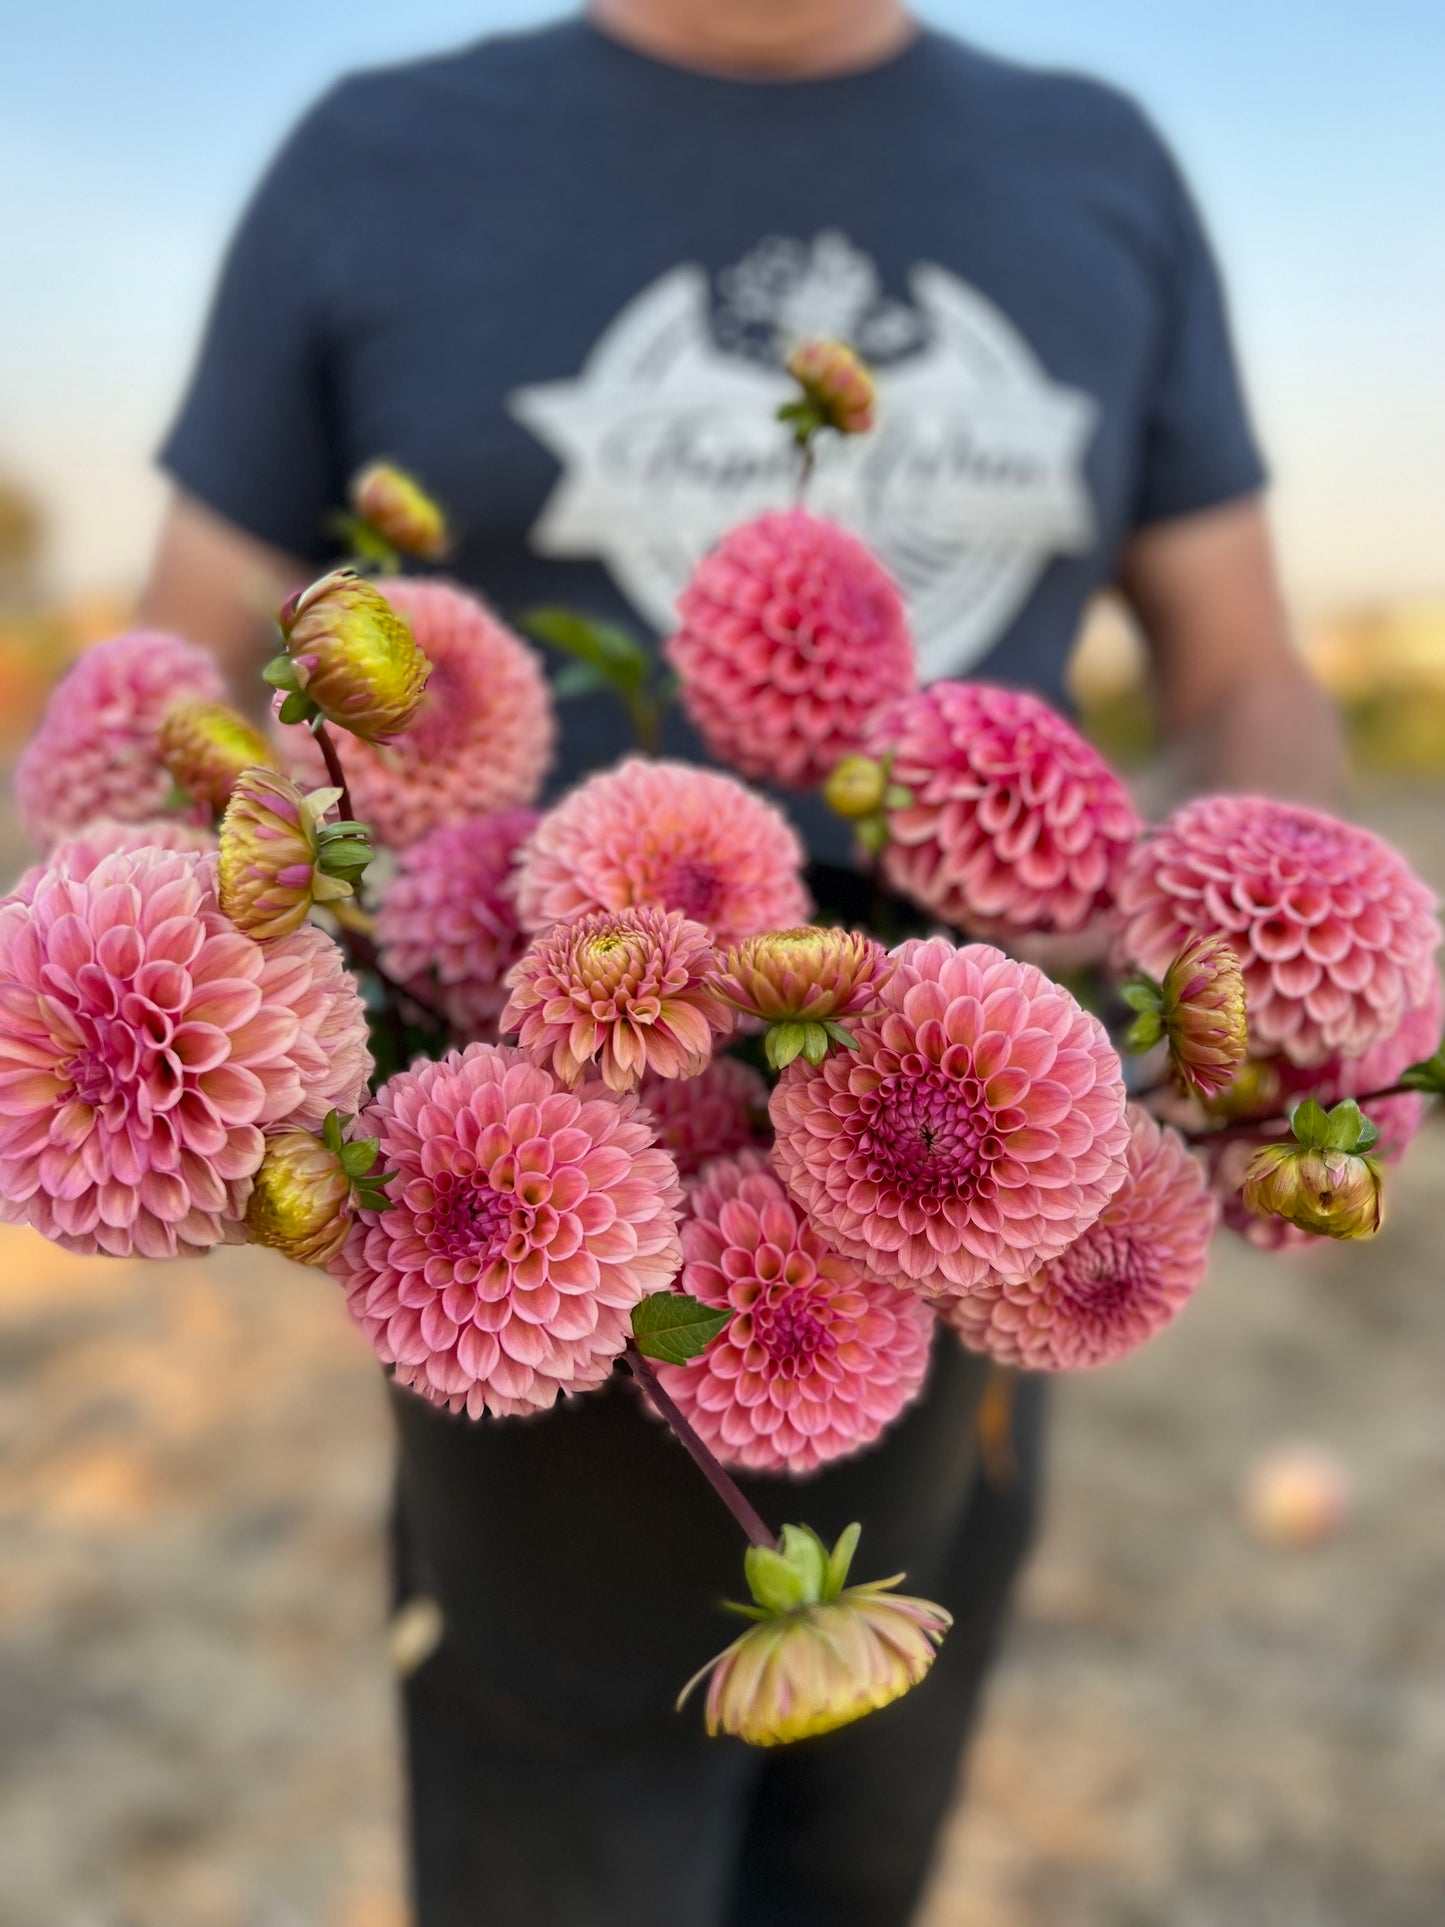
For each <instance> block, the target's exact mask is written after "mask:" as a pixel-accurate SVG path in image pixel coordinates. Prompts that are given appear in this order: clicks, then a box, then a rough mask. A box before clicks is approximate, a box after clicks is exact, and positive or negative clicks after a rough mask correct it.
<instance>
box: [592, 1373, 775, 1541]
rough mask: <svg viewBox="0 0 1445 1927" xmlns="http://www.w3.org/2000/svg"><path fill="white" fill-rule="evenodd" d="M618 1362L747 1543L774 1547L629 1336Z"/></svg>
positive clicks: (764, 1527) (771, 1537)
mask: <svg viewBox="0 0 1445 1927" xmlns="http://www.w3.org/2000/svg"><path fill="white" fill-rule="evenodd" d="M622 1362H623V1364H624V1365H625V1366H626V1367H627V1369H628V1371H629V1372H631V1374H632V1376H633V1377H634V1378H635V1379H636V1380H637V1382H638V1384H639V1385H640V1386H641V1387H642V1389H643V1391H645V1392H646V1394H647V1396H648V1397H649V1398H650V1399H651V1400H652V1402H653V1404H654V1405H655V1406H656V1407H657V1409H658V1412H659V1413H660V1414H661V1416H662V1417H663V1419H665V1420H666V1422H667V1424H668V1425H669V1426H670V1427H671V1428H672V1431H673V1432H674V1434H675V1435H676V1437H677V1438H678V1440H679V1441H680V1442H681V1444H682V1445H683V1446H684V1448H685V1449H686V1450H687V1451H688V1452H689V1453H690V1454H691V1456H692V1460H693V1463H694V1464H695V1465H696V1466H697V1469H698V1470H699V1472H701V1473H702V1475H703V1477H704V1478H705V1479H706V1480H707V1482H708V1484H709V1485H710V1486H711V1487H712V1489H713V1491H714V1492H716V1494H717V1495H718V1497H719V1498H720V1499H721V1500H722V1502H723V1504H724V1505H725V1506H726V1507H727V1509H728V1511H729V1512H730V1513H731V1514H732V1515H733V1517H734V1518H735V1519H736V1520H737V1522H738V1524H739V1525H740V1526H741V1527H742V1529H743V1531H744V1532H745V1533H746V1534H747V1537H748V1541H749V1543H750V1544H751V1545H755V1546H767V1547H768V1548H769V1549H770V1550H771V1549H772V1548H774V1547H776V1545H777V1543H778V1535H777V1533H776V1532H769V1530H768V1528H767V1525H766V1524H765V1522H764V1520H763V1519H762V1517H761V1515H760V1514H759V1513H757V1512H755V1511H754V1510H753V1508H752V1506H751V1505H749V1503H748V1501H747V1500H746V1499H745V1498H744V1497H743V1495H742V1493H741V1492H740V1491H739V1490H738V1486H737V1481H736V1480H735V1479H733V1478H732V1477H731V1476H730V1474H729V1473H728V1472H726V1471H725V1470H724V1469H723V1467H722V1466H721V1465H720V1464H719V1463H718V1461H717V1460H716V1459H715V1458H714V1457H713V1455H712V1453H711V1452H710V1451H709V1450H708V1448H707V1447H706V1446H705V1445H704V1444H703V1442H702V1440H701V1439H700V1438H699V1437H698V1435H697V1433H696V1432H694V1431H693V1429H692V1427H691V1426H690V1425H689V1424H688V1422H687V1420H686V1419H685V1418H684V1417H683V1415H682V1413H681V1412H680V1411H679V1410H678V1408H677V1406H676V1405H675V1404H674V1403H673V1401H672V1400H671V1399H670V1398H669V1397H668V1395H667V1393H666V1392H664V1391H663V1389H662V1386H661V1385H660V1384H659V1383H658V1379H657V1373H656V1372H655V1371H653V1369H652V1367H651V1366H650V1365H649V1364H648V1362H647V1360H646V1359H645V1358H644V1357H643V1356H642V1353H641V1352H640V1351H638V1349H637V1346H636V1345H635V1344H634V1343H633V1341H632V1340H631V1339H630V1338H629V1339H628V1341H627V1350H626V1351H625V1352H624V1353H623V1354H622Z"/></svg>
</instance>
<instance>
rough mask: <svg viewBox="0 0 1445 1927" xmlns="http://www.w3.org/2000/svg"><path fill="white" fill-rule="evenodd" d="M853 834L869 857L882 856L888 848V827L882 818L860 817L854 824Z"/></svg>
mask: <svg viewBox="0 0 1445 1927" xmlns="http://www.w3.org/2000/svg"><path fill="white" fill-rule="evenodd" d="M853 834H854V835H855V836H856V837H857V839H858V841H859V842H860V843H861V844H862V846H863V848H864V849H865V850H866V851H867V852H868V854H869V856H881V855H882V854H883V852H884V850H885V849H887V847H888V825H887V823H886V822H885V821H884V819H883V818H882V817H881V816H860V817H858V818H856V819H855V821H854V824H853Z"/></svg>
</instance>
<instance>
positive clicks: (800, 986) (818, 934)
mask: <svg viewBox="0 0 1445 1927" xmlns="http://www.w3.org/2000/svg"><path fill="white" fill-rule="evenodd" d="M893 968H894V965H893V959H892V958H891V957H890V956H889V955H888V953H887V951H886V950H884V948H883V946H882V945H881V944H880V943H876V942H875V941H874V939H873V938H872V937H869V936H865V935H863V934H862V933H861V932H859V931H856V930H822V929H818V928H817V927H815V926H814V925H812V924H803V925H801V926H800V927H798V928H797V929H794V930H768V931H765V932H764V933H763V935H761V936H758V937H748V938H747V939H746V940H745V941H744V942H742V943H740V944H736V945H734V947H733V948H732V949H731V950H729V951H728V953H727V956H726V957H725V958H724V960H723V967H722V969H721V970H720V971H719V972H718V973H717V974H716V975H715V976H714V977H713V978H712V989H713V990H714V991H715V993H716V994H717V995H718V996H719V997H721V998H722V999H723V1000H724V1002H725V1003H729V1004H731V1005H732V1006H733V1008H734V1009H735V1010H740V1011H742V1012H743V1013H744V1014H745V1015H746V1016H749V1017H760V1018H761V1019H762V1020H763V1022H764V1023H765V1024H767V1025H768V1026H769V1028H768V1032H767V1035H766V1037H765V1039H764V1048H765V1050H766V1053H767V1058H768V1062H769V1063H770V1064H771V1065H772V1066H773V1068H774V1069H775V1070H782V1069H783V1068H784V1066H785V1065H787V1064H791V1063H792V1061H793V1059H794V1058H795V1057H798V1056H803V1057H806V1058H807V1060H808V1062H809V1063H810V1064H821V1063H822V1061H823V1059H824V1057H826V1056H827V1054H828V1046H829V1044H830V1043H836V1044H844V1045H846V1046H847V1047H848V1048H849V1049H851V1048H852V1047H853V1038H852V1037H851V1035H850V1034H849V1033H848V1031H847V1030H846V1029H845V1028H844V1026H843V1022H842V1020H843V1019H844V1018H845V1017H850V1016H854V1015H857V1014H860V1013H862V1012H863V1011H867V1010H872V1009H873V1008H874V1007H875V1006H876V1004H877V1001H878V992H879V991H880V989H881V988H882V986H883V985H884V984H885V983H886V982H887V981H888V979H889V978H890V977H891V976H892V975H893Z"/></svg>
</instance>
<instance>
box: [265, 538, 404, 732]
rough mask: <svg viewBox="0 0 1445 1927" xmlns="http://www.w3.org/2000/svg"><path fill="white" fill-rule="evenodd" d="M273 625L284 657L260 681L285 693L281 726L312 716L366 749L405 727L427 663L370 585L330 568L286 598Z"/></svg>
mask: <svg viewBox="0 0 1445 1927" xmlns="http://www.w3.org/2000/svg"><path fill="white" fill-rule="evenodd" d="M279 621H280V624H281V633H282V635H283V636H284V638H285V641H286V654H285V655H284V656H278V657H277V658H276V659H275V661H273V662H272V663H271V664H269V665H268V667H267V670H266V679H267V681H268V682H270V683H272V684H274V685H275V687H277V688H278V689H286V690H289V691H290V692H291V693H290V694H289V695H288V697H287V699H286V702H285V703H284V704H283V705H282V709H281V720H282V722H283V723H292V722H302V721H304V720H305V719H306V718H307V717H308V716H312V715H315V714H316V713H317V712H318V711H319V712H320V713H321V715H323V716H324V717H325V718H326V720H327V721H328V722H332V723H335V724H336V725H337V726H338V727H339V728H341V729H349V730H350V731H351V733H352V735H353V736H361V737H363V738H364V739H365V740H366V741H367V742H369V743H385V742H389V741H390V740H391V738H392V737H393V736H400V735H402V734H403V733H404V731H406V730H407V729H408V728H410V726H411V724H412V722H413V720H414V719H415V717H416V713H417V710H418V709H419V708H420V706H421V700H422V697H423V696H424V695H425V694H426V685H427V678H428V676H430V674H431V664H430V663H429V662H428V661H427V659H426V657H425V656H424V655H423V654H422V652H421V650H420V648H419V647H418V646H417V641H416V638H415V636H414V635H413V634H412V632H411V625H410V623H408V622H407V620H406V618H405V616H403V615H401V614H399V613H398V612H397V610H395V609H393V608H392V606H391V604H390V603H389V602H388V601H387V599H386V597H385V596H384V595H383V594H382V593H381V591H380V589H378V588H377V587H376V586H375V584H374V583H371V582H367V581H366V580H365V579H364V578H363V577H362V576H359V575H358V574H357V573H356V571H355V570H354V569H335V570H333V571H332V573H331V574H330V575H326V576H323V577H322V578H321V580H320V581H319V582H313V583H312V584H311V586H310V588H309V589H302V590H300V591H298V593H297V594H296V595H294V596H292V597H291V599H290V601H289V602H288V603H287V604H286V606H285V607H284V608H283V609H282V611H281V614H280V617H279Z"/></svg>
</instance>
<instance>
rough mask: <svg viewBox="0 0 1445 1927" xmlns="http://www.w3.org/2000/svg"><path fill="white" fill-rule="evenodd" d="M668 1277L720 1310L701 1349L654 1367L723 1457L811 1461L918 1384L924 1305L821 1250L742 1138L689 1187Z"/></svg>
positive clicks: (815, 1463)
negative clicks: (726, 1316) (677, 1272)
mask: <svg viewBox="0 0 1445 1927" xmlns="http://www.w3.org/2000/svg"><path fill="white" fill-rule="evenodd" d="M682 1249H683V1268H682V1275H681V1277H680V1278H679V1279H678V1285H679V1287H680V1289H681V1290H683V1291H685V1292H687V1293H688V1294H689V1295H690V1296H692V1297H693V1298H697V1299H700V1300H701V1302H702V1303H703V1304H705V1305H712V1306H714V1307H716V1308H717V1309H718V1310H719V1311H722V1310H728V1311H731V1312H732V1313H733V1317H732V1320H731V1322H730V1323H729V1324H728V1325H727V1326H726V1327H725V1328H724V1330H723V1331H722V1332H721V1333H720V1334H719V1335H718V1337H717V1338H716V1339H714V1340H713V1342H712V1344H711V1345H709V1346H708V1348H707V1350H706V1351H705V1352H704V1353H703V1354H702V1355H701V1356H700V1357H698V1358H693V1359H690V1360H689V1361H688V1363H687V1364H686V1365H660V1366H658V1368H657V1374H658V1377H659V1378H660V1379H661V1381H662V1384H663V1386H664V1388H665V1389H666V1390H667V1391H668V1392H670V1393H671V1394H672V1396H673V1398H674V1399H676V1401H677V1403H678V1405H679V1406H680V1407H681V1408H682V1411H683V1413H684V1415H685V1416H686V1417H687V1418H688V1419H689V1420H690V1421H691V1423H692V1425H693V1426H694V1428H695V1429H696V1430H697V1432H698V1433H699V1435H700V1436H701V1437H702V1439H703V1440H704V1441H705V1442H706V1443H707V1444H708V1445H710V1446H711V1447H712V1449H713V1451H714V1452H716V1454H717V1455H718V1457H719V1458H720V1459H721V1460H722V1461H723V1462H724V1464H726V1465H735V1466H745V1467H747V1468H748V1470H749V1471H753V1472H794V1473H797V1472H814V1471H816V1470H817V1468H818V1467H819V1466H820V1465H827V1464H828V1463H829V1462H830V1461H831V1460H833V1459H841V1458H847V1457H849V1456H850V1455H851V1454H852V1453H854V1452H859V1451H861V1450H862V1449H863V1447H864V1446H867V1445H871V1444H872V1443H873V1441H874V1440H875V1439H876V1438H878V1437H879V1435H880V1434H881V1433H882V1432H883V1430H884V1428H885V1427H886V1426H888V1425H891V1424H892V1422H893V1420H894V1419H896V1418H897V1417H898V1415H899V1413H900V1412H902V1411H903V1410H904V1408H905V1407H906V1406H908V1405H910V1404H911V1403H912V1402H913V1400H914V1399H915V1398H916V1397H917V1396H918V1392H919V1389H920V1388H921V1386H922V1384H923V1380H924V1376H925V1374H926V1373H927V1370H928V1352H929V1345H930V1343H931V1341H932V1338H933V1324H934V1319H933V1309H932V1307H931V1306H930V1305H929V1304H928V1303H927V1302H926V1301H925V1300H924V1299H922V1298H919V1297H917V1296H916V1295H915V1294H914V1293H912V1292H906V1291H899V1289H898V1287H897V1286H896V1285H887V1284H881V1283H880V1282H879V1281H878V1280H877V1279H876V1278H870V1277H868V1276H867V1275H866V1273H864V1272H863V1271H861V1270H860V1269H859V1268H858V1266H857V1265H854V1264H850V1263H849V1261H848V1260H847V1259H846V1258H840V1257H839V1256H838V1255H837V1253H836V1252H834V1251H833V1250H831V1249H830V1248H829V1246H828V1245H827V1244H826V1243H825V1242H824V1240H823V1238H822V1237H821V1236H820V1235H819V1233H818V1232H817V1231H815V1230H814V1229H813V1227H812V1225H810V1224H809V1223H808V1221H807V1219H806V1218H805V1217H804V1216H803V1213H802V1211H801V1210H800V1209H799V1208H798V1206H797V1205H796V1204H795V1203H794V1202H793V1201H792V1199H790V1198H789V1196H788V1194H787V1192H786V1191H785V1190H784V1189H783V1186H782V1184H781V1183H780V1181H779V1180H778V1178H777V1177H776V1176H775V1174H774V1173H773V1172H772V1171H771V1170H770V1169H769V1168H768V1160H767V1156H766V1153H764V1152H762V1151H743V1152H741V1153H739V1155H738V1156H737V1157H732V1158H719V1159H717V1160H715V1161H714V1162H713V1163H711V1164H709V1165H707V1166H706V1167H705V1169H704V1170H703V1173H702V1175H701V1177H699V1178H698V1180H697V1182H696V1183H695V1184H693V1185H692V1186H691V1188H690V1190H689V1193H688V1215H687V1218H686V1221H685V1222H684V1224H683V1227H682Z"/></svg>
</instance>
